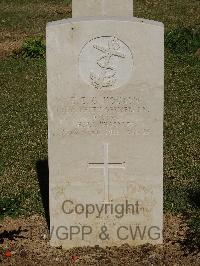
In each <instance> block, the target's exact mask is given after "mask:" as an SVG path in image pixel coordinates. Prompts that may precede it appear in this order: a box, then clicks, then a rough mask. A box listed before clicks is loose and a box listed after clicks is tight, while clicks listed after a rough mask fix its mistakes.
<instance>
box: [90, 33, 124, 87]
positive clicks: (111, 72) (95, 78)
mask: <svg viewBox="0 0 200 266" xmlns="http://www.w3.org/2000/svg"><path fill="white" fill-rule="evenodd" d="M120 47H121V46H120V43H119V41H118V39H117V38H116V37H112V38H111V39H110V40H109V41H108V46H107V47H104V46H100V45H97V44H94V45H93V48H95V49H97V50H98V51H100V52H102V55H101V56H100V57H99V58H98V59H97V65H98V66H99V67H100V74H96V73H93V72H91V73H90V79H91V82H92V85H93V86H94V87H95V88H96V89H102V88H107V87H112V86H113V85H114V84H115V82H116V68H115V66H114V65H112V62H111V61H112V60H111V59H112V58H113V57H118V58H119V59H125V57H126V56H125V54H123V53H122V52H120Z"/></svg>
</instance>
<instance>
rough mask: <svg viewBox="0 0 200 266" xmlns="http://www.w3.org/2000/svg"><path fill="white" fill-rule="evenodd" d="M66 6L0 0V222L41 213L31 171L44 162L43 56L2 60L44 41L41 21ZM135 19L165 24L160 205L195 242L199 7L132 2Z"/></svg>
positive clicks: (182, 1)
mask: <svg viewBox="0 0 200 266" xmlns="http://www.w3.org/2000/svg"><path fill="white" fill-rule="evenodd" d="M68 2H70V1H67V0H66V1H61V0H58V1H50V0H40V1H33V0H15V1H14V0H5V1H4V0H0V14H1V17H0V27H1V32H0V42H1V45H0V51H3V52H2V57H1V60H0V87H1V89H0V97H1V98H0V99H1V108H0V110H1V143H0V147H1V156H0V176H1V177H0V182H1V188H0V217H1V218H3V217H4V216H8V215H9V216H18V215H20V214H24V215H30V214H32V213H43V214H44V208H43V204H42V200H41V193H40V186H39V182H38V173H37V165H38V162H40V161H42V160H45V159H47V106H46V66H45V58H42V57H38V58H30V57H29V56H24V57H23V56H21V55H20V54H19V55H18V56H13V55H11V56H5V54H7V55H8V54H9V53H10V52H9V49H10V50H13V49H14V48H16V49H19V48H20V47H21V45H22V43H23V42H24V41H25V39H26V38H28V37H33V38H35V37H37V36H42V37H43V38H45V26H46V22H49V21H52V20H58V19H62V18H67V17H69V16H71V13H70V7H69V5H68ZM122 4H123V1H122ZM134 15H135V16H138V17H144V18H146V19H153V20H159V21H162V22H163V23H164V24H165V30H166V51H165V121H164V129H165V130H164V178H165V179H164V185H165V186H164V189H165V195H164V199H165V201H164V205H165V211H171V212H181V213H185V214H188V216H189V217H190V219H189V220H188V223H189V224H190V225H191V232H193V233H194V234H195V235H196V236H198V234H199V236H200V222H199V216H200V163H199V159H200V156H199V154H200V153H199V149H200V138H199V134H200V123H199V122H200V121H199V120H200V79H199V76H200V60H199V58H198V56H197V54H196V51H197V49H198V48H200V34H199V32H200V24H199V23H200V2H199V1H198V0H190V1H188V0H169V1H164V0H162V1H160V0H157V1H156V0H148V1H147V0H146V1H145V0H135V1H134ZM5 51H6V53H5V54H4V52H5ZM0 55H1V54H0ZM25 55H26V54H25ZM193 236H194V235H193Z"/></svg>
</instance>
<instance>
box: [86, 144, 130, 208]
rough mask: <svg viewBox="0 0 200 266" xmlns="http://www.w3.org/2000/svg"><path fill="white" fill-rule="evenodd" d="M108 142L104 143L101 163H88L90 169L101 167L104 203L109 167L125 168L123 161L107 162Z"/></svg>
mask: <svg viewBox="0 0 200 266" xmlns="http://www.w3.org/2000/svg"><path fill="white" fill-rule="evenodd" d="M108 145H109V144H108V143H104V144H103V147H104V162H103V163H88V167H89V168H90V169H95V168H99V169H103V171H104V203H109V202H110V198H109V169H125V162H123V163H109V159H108Z"/></svg>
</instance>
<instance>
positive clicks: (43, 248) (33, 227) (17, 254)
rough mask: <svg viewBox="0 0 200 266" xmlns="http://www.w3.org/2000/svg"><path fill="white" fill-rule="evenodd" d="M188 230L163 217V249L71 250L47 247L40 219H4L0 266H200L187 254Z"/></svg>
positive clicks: (199, 257) (180, 221)
mask: <svg viewBox="0 0 200 266" xmlns="http://www.w3.org/2000/svg"><path fill="white" fill-rule="evenodd" d="M187 233H188V228H187V225H186V223H185V218H184V217H183V216H181V215H178V216H172V215H171V214H166V215H165V229H164V239H165V240H164V245H159V246H152V245H149V244H146V245H143V246H138V247H132V246H129V245H127V244H124V245H122V246H120V247H107V248H105V249H103V248H101V247H99V246H95V247H83V248H74V249H70V250H62V248H53V247H50V244H49V234H48V228H47V223H46V221H45V219H44V218H43V217H42V216H38V215H34V216H31V217H29V218H23V217H21V218H17V219H11V218H6V219H5V220H4V221H3V223H2V224H1V225H0V241H1V244H0V262H1V265H5V266H6V265H66V266H67V265H81V266H84V265H91V266H94V265H120V266H121V265H127V266H128V265H132V266H133V265H134V266H137V265H138V266H140V265H141V266H143V265H170V266H171V265H173V266H175V265H176V266H178V265H200V251H198V250H193V251H191V250H190V246H188V244H189V243H187Z"/></svg>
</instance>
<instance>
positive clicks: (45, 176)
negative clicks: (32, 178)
mask: <svg viewBox="0 0 200 266" xmlns="http://www.w3.org/2000/svg"><path fill="white" fill-rule="evenodd" d="M36 168H37V176H38V182H39V185H40V193H41V197H42V203H43V207H44V212H45V218H46V221H47V225H48V228H49V229H50V217H49V167H48V160H41V161H37V163H36Z"/></svg>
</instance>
